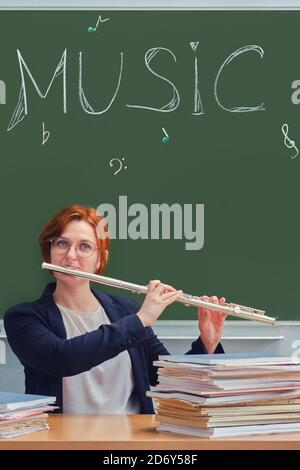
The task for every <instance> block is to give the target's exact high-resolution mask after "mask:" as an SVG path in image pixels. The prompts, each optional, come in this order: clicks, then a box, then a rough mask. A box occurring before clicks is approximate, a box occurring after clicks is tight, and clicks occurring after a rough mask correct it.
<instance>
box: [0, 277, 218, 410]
mask: <svg viewBox="0 0 300 470" xmlns="http://www.w3.org/2000/svg"><path fill="white" fill-rule="evenodd" d="M55 287H56V284H55V283H50V284H48V286H47V287H46V289H45V290H44V292H43V295H42V297H41V298H40V299H38V300H36V301H34V302H28V303H23V304H19V305H16V306H15V307H12V308H10V309H9V310H8V311H7V312H6V313H5V316H4V326H5V330H6V334H7V339H8V342H9V344H10V346H11V348H12V350H13V351H14V353H15V354H16V356H17V357H18V358H19V360H20V361H21V363H22V364H23V366H24V372H25V387H26V393H33V394H38V395H51V396H56V399H57V405H58V406H59V407H60V409H59V412H63V397H62V377H68V376H71V375H76V374H80V373H81V372H85V371H88V370H90V369H91V368H92V367H95V366H97V365H99V364H101V363H102V362H104V361H107V360H108V359H111V358H113V357H115V356H117V355H118V354H119V353H120V352H122V351H125V350H127V351H128V353H129V355H130V358H131V362H132V369H133V376H134V382H135V392H134V393H135V394H136V395H137V397H138V399H139V402H140V413H153V412H154V410H153V405H152V400H151V399H150V398H148V397H146V390H149V388H150V385H155V384H156V383H157V373H156V368H155V367H153V361H154V360H156V359H157V358H158V356H159V355H163V354H169V353H168V351H167V350H166V348H165V347H164V345H163V344H162V343H161V342H160V341H159V340H158V339H157V337H156V336H155V334H154V332H153V330H152V329H151V328H149V327H147V328H145V327H144V326H143V324H142V322H141V321H140V319H139V317H138V316H137V315H136V313H137V311H138V310H139V308H140V307H139V305H138V304H136V303H135V302H134V301H133V300H131V299H129V298H127V297H121V296H115V295H110V294H109V295H108V294H105V293H103V292H99V291H98V290H96V289H92V292H93V294H94V295H95V297H96V298H97V299H98V300H99V302H100V303H101V305H102V306H103V308H104V310H105V312H106V314H107V316H108V318H109V319H110V321H111V324H110V325H101V326H100V327H99V329H98V330H95V331H91V332H89V333H85V334H83V335H80V336H77V337H75V338H72V339H66V337H67V335H66V330H65V327H64V323H63V319H62V316H61V313H60V310H59V308H58V307H57V305H56V304H55V302H54V299H53V295H52V294H53V292H54V290H55ZM216 352H217V353H222V352H224V351H223V348H222V346H221V344H219V345H218V347H217V350H216ZM204 353H206V350H205V347H204V345H203V344H202V342H201V339H200V338H198V339H197V340H196V341H194V342H193V344H192V348H191V350H190V351H188V352H187V354H204ZM117 386H118V383H116V387H117Z"/></svg>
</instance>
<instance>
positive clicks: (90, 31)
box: [88, 15, 109, 33]
mask: <svg viewBox="0 0 300 470" xmlns="http://www.w3.org/2000/svg"><path fill="white" fill-rule="evenodd" d="M108 20H109V18H105V19H104V20H102V18H101V15H99V16H98V20H97V23H96V26H95V27H94V26H89V27H88V33H95V32H96V31H97V28H98V26H99V23H105V21H108Z"/></svg>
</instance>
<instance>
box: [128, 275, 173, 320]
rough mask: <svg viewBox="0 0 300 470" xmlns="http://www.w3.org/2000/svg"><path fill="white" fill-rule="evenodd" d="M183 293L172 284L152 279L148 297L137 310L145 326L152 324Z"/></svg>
mask: <svg viewBox="0 0 300 470" xmlns="http://www.w3.org/2000/svg"><path fill="white" fill-rule="evenodd" d="M181 294H182V291H181V290H176V289H174V287H172V286H168V285H167V284H162V283H161V282H160V281H159V280H155V281H150V282H149V284H148V292H147V294H146V298H145V300H144V302H143V304H142V306H141V308H140V310H139V311H138V312H137V315H138V317H139V318H140V320H141V322H142V323H143V325H144V326H150V325H152V324H153V323H154V322H155V321H156V320H157V319H158V318H159V317H160V315H161V314H162V313H163V311H164V309H165V308H166V307H167V306H168V305H170V304H172V303H173V302H175V300H176V299H178V297H180V296H181Z"/></svg>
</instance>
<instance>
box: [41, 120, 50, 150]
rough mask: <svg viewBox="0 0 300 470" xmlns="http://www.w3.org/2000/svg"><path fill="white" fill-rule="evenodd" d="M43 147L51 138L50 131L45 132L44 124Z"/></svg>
mask: <svg viewBox="0 0 300 470" xmlns="http://www.w3.org/2000/svg"><path fill="white" fill-rule="evenodd" d="M42 136H43V138H42V145H45V143H46V142H47V140H48V139H49V137H50V131H45V123H44V122H43V133H42Z"/></svg>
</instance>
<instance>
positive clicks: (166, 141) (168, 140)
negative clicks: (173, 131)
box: [161, 127, 170, 144]
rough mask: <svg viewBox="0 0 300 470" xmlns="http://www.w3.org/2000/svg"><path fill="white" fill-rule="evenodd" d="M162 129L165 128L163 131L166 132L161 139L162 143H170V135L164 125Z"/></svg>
mask: <svg viewBox="0 0 300 470" xmlns="http://www.w3.org/2000/svg"><path fill="white" fill-rule="evenodd" d="M162 130H163V133H164V134H165V136H164V137H163V138H162V139H161V140H162V143H163V144H168V143H169V142H170V137H169V136H168V134H167V132H166V130H165V129H164V127H162Z"/></svg>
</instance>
